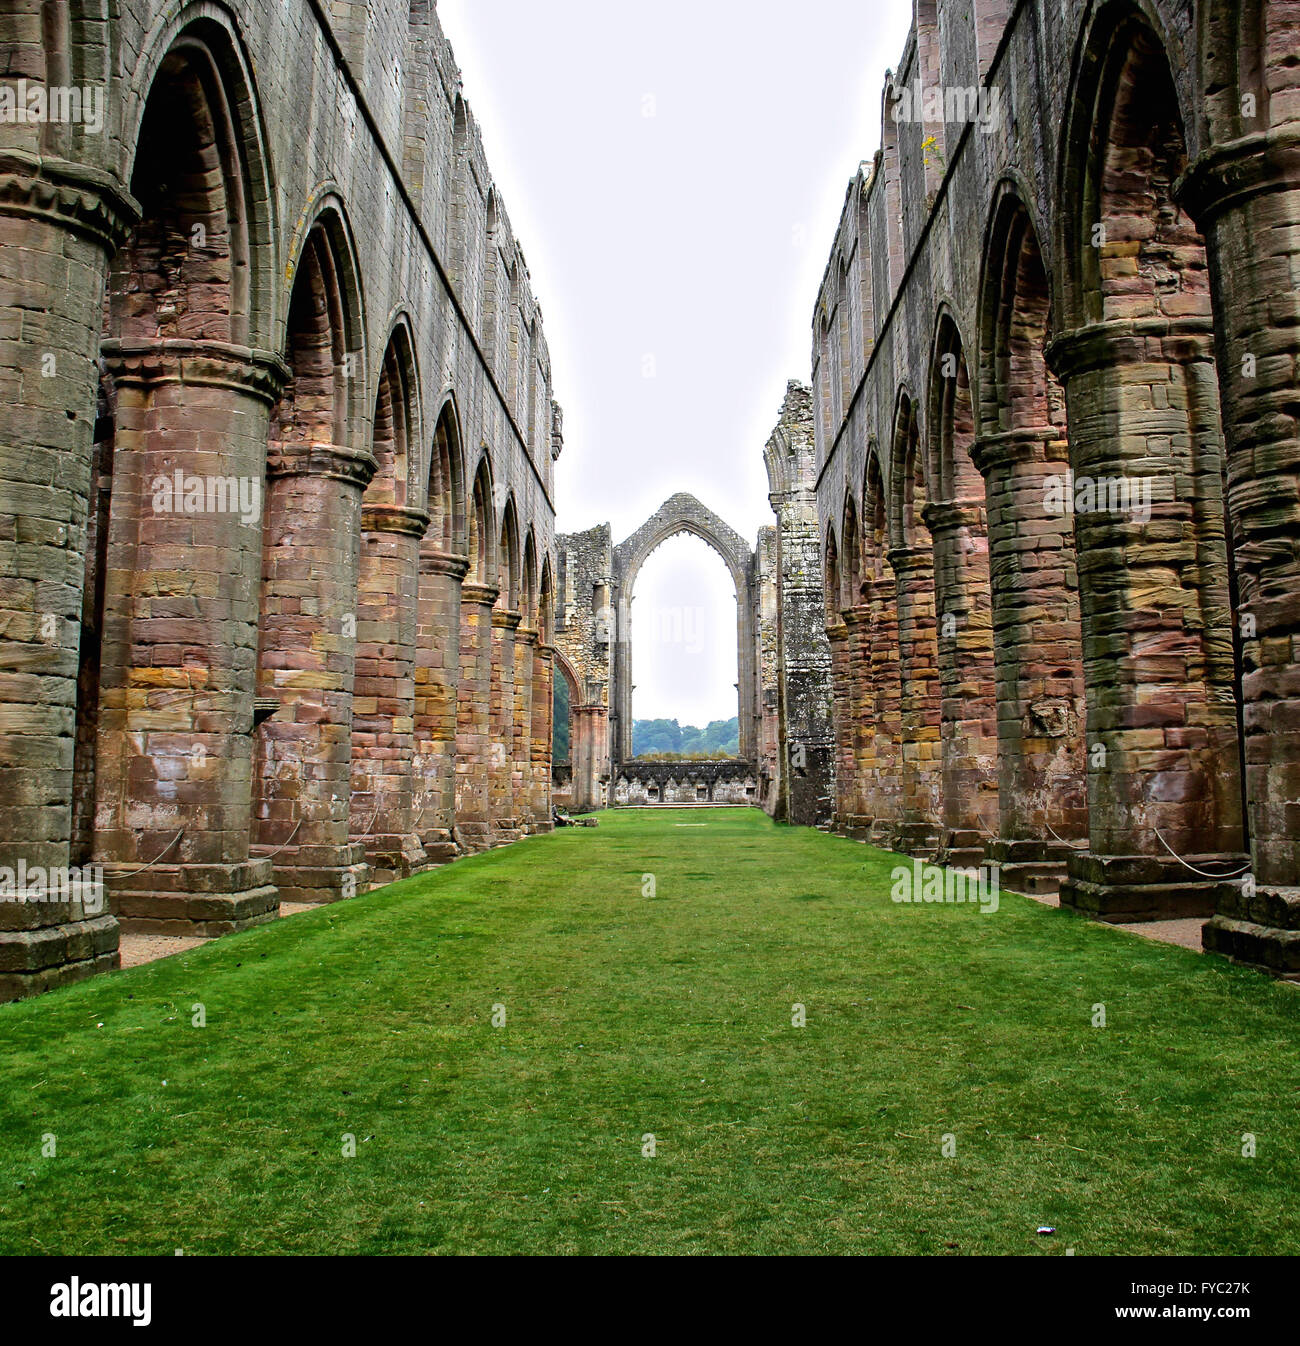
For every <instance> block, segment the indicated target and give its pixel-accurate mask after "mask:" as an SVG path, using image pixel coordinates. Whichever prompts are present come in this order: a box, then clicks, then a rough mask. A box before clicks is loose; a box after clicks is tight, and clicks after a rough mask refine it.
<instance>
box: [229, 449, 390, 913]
mask: <svg viewBox="0 0 1300 1346" xmlns="http://www.w3.org/2000/svg"><path fill="white" fill-rule="evenodd" d="M374 470H375V460H374V459H373V458H372V457H371V456H370V454H369V453H367V452H364V451H361V450H357V449H352V448H348V447H346V446H344V445H341V444H308V443H301V444H300V443H293V442H280V441H275V442H272V443H271V445H270V446H269V451H268V454H267V463H266V479H267V500H266V522H265V527H264V529H263V553H262V600H261V607H262V611H261V633H260V653H259V657H258V664H259V671H258V699H259V705H260V708H261V711H262V713H269V718H267V719H265V720H264V722H263V723H262V724H261V725H260V726H259V728H258V730H257V734H256V738H257V752H256V770H257V775H256V780H255V783H254V792H255V799H256V805H255V816H254V819H253V837H254V845H253V853H254V854H255V855H259V856H266V857H269V858H270V860H271V861H272V863H273V866H274V881H275V884H276V886H277V887H278V888H279V890H280V898H281V901H286V902H334V901H338V900H339V899H341V898H348V897H355V896H356V894H357V893H359V892H364V891H365V887H366V882H367V875H368V870H367V866H366V863H365V848H364V847H363V846H362V845H361V844H360V843H356V842H353V841H351V840H349V837H348V801H349V797H350V791H351V780H350V771H351V741H352V693H353V678H354V672H355V664H356V630H357V574H358V566H359V552H360V546H359V538H360V535H361V497H362V492H363V491H364V490H365V489H366V484H367V483H368V482H369V481H370V478H371V476H372V475H373V473H374Z"/></svg>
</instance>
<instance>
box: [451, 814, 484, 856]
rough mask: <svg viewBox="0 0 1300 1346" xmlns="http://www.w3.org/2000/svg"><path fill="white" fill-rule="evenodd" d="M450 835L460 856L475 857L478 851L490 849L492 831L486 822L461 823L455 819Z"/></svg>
mask: <svg viewBox="0 0 1300 1346" xmlns="http://www.w3.org/2000/svg"><path fill="white" fill-rule="evenodd" d="M452 835H453V836H454V837H455V839H456V843H457V845H458V846H459V847H460V853H461V854H462V855H475V854H477V853H478V852H479V851H490V850H491V849H492V845H493V842H492V830H491V827H490V826H489V825H488V824H487V823H486V822H479V821H472V822H461V821H460V819H457V820H456V826H455V828H454V829H453V831H452Z"/></svg>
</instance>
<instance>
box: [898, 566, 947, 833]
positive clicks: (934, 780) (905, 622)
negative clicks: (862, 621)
mask: <svg viewBox="0 0 1300 1346" xmlns="http://www.w3.org/2000/svg"><path fill="white" fill-rule="evenodd" d="M889 563H890V565H891V566H892V567H893V571H894V574H895V576H897V579H898V647H897V649H898V662H899V667H900V668H901V671H902V684H903V685H902V701H901V705H900V712H901V730H902V741H901V755H902V762H901V771H900V776H901V783H902V789H903V814H902V819H901V824H900V827H899V831H898V837H897V840H898V845H899V848H900V849H901V850H904V851H906V852H907V854H909V855H915V856H923V857H928V856H933V855H934V854H935V853H936V852H937V850H938V848H939V815H940V812H941V810H942V803H941V791H942V777H941V771H942V750H941V748H940V745H939V732H940V716H941V714H942V703H943V698H942V694H941V692H940V687H939V653H938V646H937V643H936V632H935V613H934V606H935V604H934V549H933V547H932V546H928V545H927V546H911V547H894V548H891V549H890V552H889Z"/></svg>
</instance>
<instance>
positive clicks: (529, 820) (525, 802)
mask: <svg viewBox="0 0 1300 1346" xmlns="http://www.w3.org/2000/svg"><path fill="white" fill-rule="evenodd" d="M536 648H537V632H536V631H535V630H533V628H532V627H529V626H524V625H522V624H521V625H520V626H519V629H518V630H517V631H516V632H515V713H514V738H513V746H512V748H511V750H510V773H511V774H510V792H511V794H512V795H513V796H514V800H515V817H516V818H518V820H519V830H520V831H521V832H522V833H524V834H525V835H526V834H529V833H531V832H533V831H534V830H535V828H534V824H535V823H536V821H537V818H536V816H535V814H534V812H533V748H532V739H533V732H532V731H533V725H532V720H533V715H534V714H538V715H540V714H541V713H542V712H541V708H540V707H538V708H536V710H534V707H533V651H534V650H535V649H536Z"/></svg>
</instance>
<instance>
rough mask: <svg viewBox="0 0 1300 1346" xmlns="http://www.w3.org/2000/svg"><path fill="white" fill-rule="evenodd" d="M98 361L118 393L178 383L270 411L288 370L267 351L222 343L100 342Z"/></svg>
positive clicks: (167, 340)
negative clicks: (226, 392) (235, 395)
mask: <svg viewBox="0 0 1300 1346" xmlns="http://www.w3.org/2000/svg"><path fill="white" fill-rule="evenodd" d="M99 351H100V357H101V358H102V359H103V361H104V363H105V365H106V366H107V367H108V371H109V373H110V374H111V375H112V376H113V381H114V383H116V384H117V385H118V387H120V388H130V387H136V388H146V387H156V386H157V385H158V384H162V383H183V384H185V385H186V387H190V388H228V389H230V390H231V391H232V392H240V393H246V394H248V395H249V396H251V397H255V398H257V399H258V401H260V402H265V403H266V405H267V406H268V407H269V406H273V405H274V404H275V402H276V401H277V400H278V398H279V396H280V393H281V391H282V390H283V388H284V385H285V382H286V380H287V379H288V378H289V373H290V371H289V366H288V365H286V364H285V362H284V361H283V360H282V359H281V358H280V357H279V356H278V355H274V354H272V353H271V352H270V351H261V350H255V349H253V348H252V347H249V346H237V345H234V344H233V343H231V342H228V341H190V340H179V339H174V338H171V337H159V338H158V339H156V340H153V341H120V340H117V339H116V338H114V339H111V340H108V341H103V342H101V343H100V347H99Z"/></svg>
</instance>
